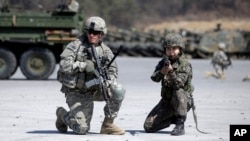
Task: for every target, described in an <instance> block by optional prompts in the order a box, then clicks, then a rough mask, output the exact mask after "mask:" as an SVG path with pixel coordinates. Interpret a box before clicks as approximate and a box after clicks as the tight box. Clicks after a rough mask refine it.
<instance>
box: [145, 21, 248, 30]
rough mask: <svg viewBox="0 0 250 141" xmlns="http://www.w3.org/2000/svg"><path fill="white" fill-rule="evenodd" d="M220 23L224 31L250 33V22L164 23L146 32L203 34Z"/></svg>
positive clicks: (153, 26)
mask: <svg viewBox="0 0 250 141" xmlns="http://www.w3.org/2000/svg"><path fill="white" fill-rule="evenodd" d="M218 23H220V24H221V28H222V29H229V30H246V31H250V20H249V19H248V20H234V21H232V20H213V21H171V22H162V23H158V24H154V25H150V26H148V27H146V28H145V30H146V31H148V30H150V29H154V30H159V31H163V30H164V29H168V30H174V31H179V29H180V28H183V29H186V30H190V31H192V32H197V33H202V32H205V31H211V30H214V29H215V28H216V25H217V24H218Z"/></svg>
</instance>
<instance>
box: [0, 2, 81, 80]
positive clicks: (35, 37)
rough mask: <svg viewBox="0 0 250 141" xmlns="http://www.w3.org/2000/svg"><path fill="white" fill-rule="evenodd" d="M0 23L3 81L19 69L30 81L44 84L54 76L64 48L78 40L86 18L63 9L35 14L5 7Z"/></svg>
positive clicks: (0, 67) (0, 68)
mask: <svg viewBox="0 0 250 141" xmlns="http://www.w3.org/2000/svg"><path fill="white" fill-rule="evenodd" d="M0 21H1V22H0V79H9V78H10V77H11V76H12V75H13V74H14V73H15V72H16V70H17V68H18V67H20V69H21V71H22V73H23V74H24V76H25V77H26V78H27V79H35V80H41V79H47V78H48V77H49V76H50V75H51V74H52V73H53V71H54V69H55V66H56V64H57V63H58V62H59V56H60V54H61V52H62V51H63V48H64V46H65V45H66V44H67V43H69V42H70V41H72V40H74V39H75V38H76V37H77V36H79V34H80V33H81V30H82V24H83V17H82V15H81V14H79V13H77V12H75V11H70V10H67V9H61V8H59V9H55V10H54V11H51V12H37V13H36V12H30V11H21V12H20V11H15V10H13V11H12V9H11V7H10V6H9V5H3V6H2V7H1V13H0Z"/></svg>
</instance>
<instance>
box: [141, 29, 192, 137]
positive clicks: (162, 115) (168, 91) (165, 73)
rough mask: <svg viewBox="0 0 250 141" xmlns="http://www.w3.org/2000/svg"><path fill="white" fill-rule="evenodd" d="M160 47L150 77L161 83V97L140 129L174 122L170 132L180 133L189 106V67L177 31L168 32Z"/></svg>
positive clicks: (149, 128) (154, 130) (156, 129)
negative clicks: (162, 53) (158, 55)
mask: <svg viewBox="0 0 250 141" xmlns="http://www.w3.org/2000/svg"><path fill="white" fill-rule="evenodd" d="M162 46H163V48H164V51H165V56H164V58H163V59H162V60H161V61H159V63H158V65H157V66H156V68H155V71H154V73H153V74H152V76H151V79H152V81H154V82H161V86H162V87H161V97H162V98H161V100H160V102H159V103H158V104H157V105H156V106H155V107H154V108H153V110H152V111H151V112H150V113H149V115H148V116H147V118H146V120H145V123H144V129H145V131H146V132H149V133H152V132H156V131H159V130H162V129H164V128H167V127H169V126H170V124H175V125H176V126H175V128H174V129H173V130H172V132H171V135H175V136H178V135H184V134H185V129H184V123H185V121H186V117H187V112H188V111H189V110H190V107H191V98H192V92H193V90H194V87H193V86H192V84H191V80H192V75H193V74H192V66H191V64H190V63H189V62H188V61H187V60H186V59H185V58H184V54H183V49H184V42H183V39H182V37H181V35H179V34H175V33H170V34H168V35H167V36H166V37H165V39H164V41H163V43H162Z"/></svg>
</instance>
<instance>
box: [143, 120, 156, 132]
mask: <svg viewBox="0 0 250 141" xmlns="http://www.w3.org/2000/svg"><path fill="white" fill-rule="evenodd" d="M144 130H145V131H146V132H147V133H153V132H154V130H153V118H152V117H149V118H147V119H146V121H145V123H144Z"/></svg>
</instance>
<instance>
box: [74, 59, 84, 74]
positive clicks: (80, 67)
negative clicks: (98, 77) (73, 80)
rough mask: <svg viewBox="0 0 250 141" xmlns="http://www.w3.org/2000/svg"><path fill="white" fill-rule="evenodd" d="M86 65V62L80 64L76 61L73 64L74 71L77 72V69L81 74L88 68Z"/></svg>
mask: <svg viewBox="0 0 250 141" xmlns="http://www.w3.org/2000/svg"><path fill="white" fill-rule="evenodd" d="M86 65H87V64H86V63H85V62H79V61H76V62H75V63H74V64H73V70H75V69H76V68H78V69H79V71H80V72H83V71H84V69H85V67H86Z"/></svg>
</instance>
